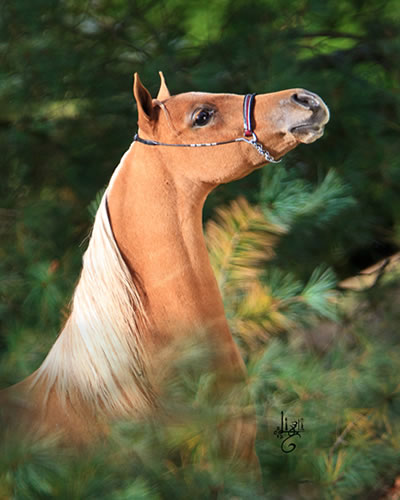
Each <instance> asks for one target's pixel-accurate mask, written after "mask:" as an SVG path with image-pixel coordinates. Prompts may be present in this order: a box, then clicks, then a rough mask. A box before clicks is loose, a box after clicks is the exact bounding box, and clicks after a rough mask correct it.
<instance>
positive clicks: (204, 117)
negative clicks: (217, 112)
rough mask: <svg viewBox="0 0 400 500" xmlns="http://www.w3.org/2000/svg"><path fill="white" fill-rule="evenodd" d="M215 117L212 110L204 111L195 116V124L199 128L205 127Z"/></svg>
mask: <svg viewBox="0 0 400 500" xmlns="http://www.w3.org/2000/svg"><path fill="white" fill-rule="evenodd" d="M212 115H213V111H212V110H211V109H202V110H201V111H199V112H198V113H197V115H196V116H195V119H194V122H193V124H194V125H196V126H197V127H203V126H204V125H206V124H207V123H208V122H209V121H210V119H211V117H212Z"/></svg>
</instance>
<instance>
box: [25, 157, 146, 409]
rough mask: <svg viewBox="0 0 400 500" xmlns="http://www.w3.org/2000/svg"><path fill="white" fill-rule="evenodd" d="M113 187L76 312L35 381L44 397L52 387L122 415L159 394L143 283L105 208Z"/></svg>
mask: <svg viewBox="0 0 400 500" xmlns="http://www.w3.org/2000/svg"><path fill="white" fill-rule="evenodd" d="M123 159H124V158H122V160H121V163H120V166H121V165H122V163H123ZM118 170H119V167H118V168H117V169H116V171H115V173H114V175H113V178H112V180H113V179H114V178H115V176H116V174H117V171H118ZM112 180H111V182H110V185H109V187H110V186H111V183H112ZM108 190H109V188H108V189H107V190H106V192H105V193H104V195H103V197H102V200H101V203H100V206H99V208H98V210H97V213H96V217H95V221H94V225H93V229H92V234H91V238H90V241H89V245H88V248H87V250H86V252H85V254H84V256H83V268H82V272H81V275H80V279H79V282H78V284H77V286H76V289H75V292H74V295H73V299H72V308H71V314H70V316H69V317H68V319H67V321H66V323H65V325H64V328H63V329H62V331H61V332H60V334H59V336H58V338H57V340H56V342H55V344H54V345H53V347H52V348H51V350H50V352H49V354H48V355H47V357H46V359H45V360H44V362H43V363H42V365H41V366H40V367H39V369H38V370H37V371H36V373H35V375H34V377H33V380H32V387H33V386H35V385H36V384H38V383H39V382H40V387H41V388H42V390H43V389H44V391H45V397H44V402H46V401H47V399H48V396H49V393H50V391H53V390H55V392H56V394H57V396H58V397H59V398H60V399H61V401H62V402H63V403H65V402H66V400H67V399H69V400H70V401H71V402H73V401H74V399H75V400H76V398H79V401H80V402H84V403H86V404H88V405H89V406H91V407H92V408H93V410H94V411H99V410H100V411H104V412H106V413H107V414H111V415H115V416H120V415H127V414H132V411H133V412H134V413H135V414H140V413H142V412H144V411H145V410H146V409H148V408H149V407H151V406H152V405H153V402H154V395H153V391H152V388H151V386H150V382H149V378H148V374H147V373H146V372H147V370H148V366H149V359H148V358H149V355H148V353H147V352H146V349H145V345H146V341H145V335H146V331H148V327H149V321H148V318H147V316H146V312H145V309H144V307H143V302H142V299H141V296H140V292H139V290H140V286H139V285H138V283H135V281H137V280H136V279H135V278H134V276H135V275H134V273H131V272H130V270H129V269H128V266H127V265H126V263H125V261H124V258H123V256H122V254H121V252H120V250H119V248H118V245H117V242H116V240H115V238H114V234H113V231H112V227H111V223H110V218H109V213H108V208H107V192H108Z"/></svg>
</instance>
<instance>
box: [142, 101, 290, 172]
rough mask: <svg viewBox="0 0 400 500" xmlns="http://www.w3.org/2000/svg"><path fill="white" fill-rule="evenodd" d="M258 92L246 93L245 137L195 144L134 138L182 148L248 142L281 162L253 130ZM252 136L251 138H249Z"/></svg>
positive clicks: (262, 152)
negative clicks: (259, 140)
mask: <svg viewBox="0 0 400 500" xmlns="http://www.w3.org/2000/svg"><path fill="white" fill-rule="evenodd" d="M255 96H256V94H246V95H245V97H244V101H243V124H244V132H243V135H244V137H238V138H237V139H232V140H230V141H222V142H203V143H197V144H196V143H195V144H169V143H165V142H157V141H152V140H149V139H142V138H141V137H139V134H136V135H135V137H134V138H133V140H134V141H136V142H140V143H141V144H146V145H147V146H170V147H181V148H202V147H209V146H222V145H224V144H232V143H233V142H247V144H250V145H251V146H253V147H254V148H256V150H257V152H258V153H259V154H260V155H261V156H263V157H264V158H265V160H266V161H268V162H269V163H280V161H281V160H275V158H274V157H273V156H272V155H271V154H270V153H269V152H268V151H267V150H266V149H265V148H264V146H263V145H262V144H261V143H260V142H258V139H257V136H256V134H255V132H254V130H253V124H252V120H251V115H252V111H253V107H254V98H255ZM247 137H251V139H247Z"/></svg>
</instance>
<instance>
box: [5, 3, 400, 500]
mask: <svg viewBox="0 0 400 500" xmlns="http://www.w3.org/2000/svg"><path fill="white" fill-rule="evenodd" d="M399 54H400V4H399V2H397V1H396V0H386V1H383V0H378V1H376V0H374V1H373V0H325V1H324V2H321V1H320V0H296V1H295V0H286V1H285V2H279V1H278V0H255V1H251V2H249V1H246V2H245V1H242V0H216V1H214V2H212V3H210V2H207V3H206V2H198V1H193V0H166V1H163V2H162V1H158V0H156V1H154V0H153V1H147V0H142V1H128V0H64V1H61V0H58V1H54V0H35V1H34V2H32V1H28V0H13V1H12V2H2V3H1V4H0V148H1V158H0V169H1V183H0V190H1V191H0V192H1V195H0V238H1V247H0V295H1V303H0V362H1V365H0V383H1V386H7V385H9V384H11V383H15V382H17V381H19V380H21V379H22V378H23V377H24V376H26V375H28V374H29V373H31V372H32V371H33V370H34V369H36V368H37V367H38V366H39V364H40V363H41V361H42V360H43V358H44V356H45V354H46V353H47V351H48V349H49V347H50V346H51V344H52V343H53V342H54V339H55V338H56V335H57V332H58V331H59V328H60V325H61V324H62V323H63V321H64V320H65V317H66V314H67V313H68V303H69V300H70V298H71V294H72V291H73V288H74V285H75V283H76V280H77V278H78V275H79V272H80V268H81V258H82V254H83V252H84V250H85V248H86V244H87V243H86V238H87V235H88V234H89V231H90V227H91V224H92V221H93V215H94V213H95V211H96V207H97V204H98V199H99V193H101V192H102V190H103V189H104V187H105V185H106V184H107V182H108V180H109V178H110V176H111V174H112V172H113V170H114V168H115V167H116V165H117V164H118V162H119V159H120V158H121V156H122V154H123V153H124V152H125V151H126V149H127V148H128V147H129V145H130V143H131V141H132V138H133V135H134V133H135V131H136V120H137V115H136V108H135V105H134V100H133V96H132V79H133V78H132V75H133V73H134V72H135V71H138V72H139V74H140V77H141V79H142V81H143V82H144V84H145V85H146V86H147V88H148V89H149V90H150V92H151V93H152V95H153V96H155V95H156V93H157V91H158V88H159V77H158V71H159V70H162V71H163V72H164V75H165V77H166V80H167V84H168V86H169V89H170V91H171V93H172V94H176V93H180V92H185V91H191V90H199V91H208V92H227V93H228V92H233V93H239V94H245V93H248V92H257V93H266V92H272V91H277V90H283V89H286V88H292V87H304V88H307V89H309V90H311V91H314V92H316V93H318V94H319V95H320V96H321V97H322V98H323V99H324V100H325V102H326V103H327V104H328V106H329V108H330V110H331V121H330V123H329V124H328V126H327V128H326V133H325V135H324V137H323V139H321V140H319V141H317V142H316V143H314V144H312V145H307V146H305V145H301V146H299V147H298V148H297V149H296V150H295V151H293V152H291V153H289V154H288V155H287V157H286V158H285V159H284V160H283V162H282V164H281V165H279V166H272V165H270V166H267V167H265V168H264V169H262V170H258V171H257V172H254V173H253V174H251V175H250V176H248V177H246V178H245V179H242V180H240V181H237V182H234V183H231V184H229V185H225V186H221V187H219V188H218V189H217V190H216V191H215V192H214V193H212V195H211V196H210V198H209V199H208V201H207V204H206V207H205V213H204V222H205V227H206V234H207V238H208V242H209V248H210V254H211V257H212V261H213V265H214V266H215V269H216V273H217V278H218V280H219V283H220V285H221V289H222V293H223V295H224V300H225V305H226V310H227V315H228V319H229V321H230V324H231V328H232V331H233V333H234V334H235V336H236V339H237V341H238V343H239V345H240V346H241V348H242V352H243V355H244V357H245V359H246V361H247V363H248V367H249V370H250V372H251V373H252V374H253V375H254V380H256V382H255V385H254V394H255V398H256V400H257V407H258V412H259V417H260V433H259V444H258V448H259V455H260V458H261V462H262V466H263V474H264V488H265V490H266V492H267V493H266V495H267V498H278V499H280V498H325V497H326V498H364V499H365V498H380V497H383V495H385V494H389V493H388V492H389V491H391V490H390V488H391V487H393V484H394V482H395V478H396V475H398V474H400V455H399V453H400V425H399V421H398V420H399V411H400V400H399V391H400V385H399V384H400V380H399V376H398V374H399V373H400V356H398V354H400V344H399V326H400V316H399V312H398V304H399V303H400V287H399V281H398V277H399V269H398V266H396V258H394V259H392V261H391V263H389V261H388V260H385V259H387V258H388V257H390V256H393V255H396V253H397V252H398V251H399V247H400V196H399V192H400V141H399V132H400V120H399V110H400V89H399V79H400V57H399ZM233 235H235V236H236V239H235V242H236V243H235V245H233V244H232V241H233V239H232V236H233ZM260 245H261V248H264V249H265V257H264V258H263V259H261V261H257V262H256V261H255V259H254V255H259V252H258V250H259V249H260ZM222 256H224V258H222ZM227 256H228V258H227ZM382 259H383V260H382ZM378 261H382V267H379V269H380V271H379V270H378V272H377V274H374V275H372V277H370V278H371V279H370V280H369V281H368V280H367V281H368V282H367V283H365V282H364V281H362V279H361V281H360V280H358V281H356V282H354V281H353V282H351V283H352V284H351V288H352V289H356V291H347V292H346V293H344V292H343V291H342V289H343V288H344V287H343V286H340V285H338V283H343V280H345V279H348V278H349V277H353V276H358V275H359V273H360V271H361V270H363V269H365V268H368V267H369V266H371V265H373V264H375V263H376V262H378ZM221 266H225V267H224V268H223V269H222V268H221ZM255 266H257V268H258V272H257V273H253V274H252V278H251V279H250V278H249V272H247V271H248V270H249V269H254V267H255ZM221 269H222V271H221ZM246 270H247V271H246ZM250 274H251V273H250ZM364 277H365V276H364ZM357 279H358V278H357ZM252 370H253V371H252ZM350 381H351V383H350ZM281 410H285V411H289V412H290V411H292V413H293V416H295V415H296V416H298V417H299V416H303V417H304V418H305V420H306V423H307V422H309V423H310V425H311V424H312V425H313V428H314V429H318V431H315V432H314V433H312V432H310V433H309V434H308V435H309V436H310V437H309V438H307V439H304V438H303V440H302V442H301V443H299V445H298V449H297V450H296V451H295V452H294V453H292V454H291V455H290V456H286V455H284V454H283V453H282V452H281V451H280V448H279V443H278V444H277V443H276V442H275V441H276V437H275V436H273V430H274V425H275V421H276V419H279V415H280V411H281ZM307 419H308V420H307ZM355 422H358V424H356V423H355ZM278 423H279V422H278ZM311 435H312V437H311ZM149 446H150V445H149ZM300 446H303V448H302V450H301V449H300ZM4 449H5V448H4ZM10 449H14V448H13V447H11V448H7V450H8V452H7V453H9V450H10ZM24 450H25V448H24ZM29 450H30V451H29V453H30V454H29V453H28V454H27V452H26V450H25V451H21V453H20V455H18V460H17V463H18V464H20V465H21V467H22V469H21V468H20V469H18V467H15V468H14V469H13V470H15V471H17V472H15V474H14V475H13V476H10V475H9V474H8V473H6V471H7V470H8V467H9V466H10V462H9V459H8V458H7V457H9V455H8V454H4V457H3V461H2V462H0V478H1V477H3V479H4V478H5V477H7V478H8V479H7V481H5V479H4V481H3V483H2V484H3V490H0V497H1V498H3V496H4V498H36V497H37V498H45V497H46V495H47V496H48V497H49V498H54V497H62V495H63V494H65V495H67V496H68V494H70V492H64V493H62V488H61V487H60V481H61V480H60V477H61V476H63V474H64V476H63V477H65V474H66V475H67V477H68V481H72V482H73V481H74V480H76V481H78V479H76V477H75V475H74V474H73V473H72V472H71V471H70V469H68V468H67V467H66V466H65V468H64V469H62V470H61V469H60V470H58V469H57V471H54V470H52V472H51V474H50V476H49V477H47V476H46V474H47V472H43V470H44V471H47V470H48V469H46V467H44V469H43V470H42V469H40V467H43V463H47V462H46V460H44V459H43V448H40V449H39V451H38V450H37V449H36V448H35V449H34V450H33V451H32V449H31V448H30V449H29ZM35 453H36V454H35ZM49 453H50V452H49ZM115 453H117V452H115ZM37 454H39V455H37ZM37 456H40V457H42V459H41V460H39V459H37ZM46 456H47V455H46ZM49 456H50V457H51V454H50V455H49ZM32 457H34V459H33V458H32ZM103 458H104V457H103ZM158 458H159V464H163V465H160V467H161V469H160V470H162V473H161V472H160V474H161V475H163V474H164V475H165V474H167V473H171V471H170V470H169V469H168V467H167V466H165V463H164V461H163V459H162V457H161V458H160V457H158ZM158 458H157V459H158ZM36 459H37V460H36ZM13 460H15V457H14V458H13ZM154 460H155V459H154ZM51 461H52V460H51V459H50V458H49V459H48V462H49V463H50V462H51ZM13 463H15V462H13ZM38 463H39V465H38ZM116 463H119V462H118V461H116ZM112 466H113V464H111V463H108V462H107V460H106V459H104V463H102V467H104V468H105V470H106V471H108V472H107V474H108V475H107V474H103V476H104V477H112V478H113V480H112V481H110V482H109V483H107V484H106V485H105V484H103V483H102V484H101V485H99V484H96V485H95V486H96V487H95V489H94V490H93V491H94V492H96V491H97V493H93V492H92V490H90V487H92V486H90V485H93V484H94V483H95V482H94V483H93V481H94V480H93V481H92V482H91V483H90V481H86V482H85V479H84V478H83V477H82V476H79V477H80V479H79V481H81V483H79V485H80V486H79V487H78V486H77V490H76V491H80V492H82V491H83V493H77V496H75V497H74V498H90V497H91V495H92V496H93V495H95V496H94V497H96V495H100V496H97V497H96V498H100V497H104V498H106V497H107V498H108V497H109V498H164V497H165V498H171V494H172V493H171V492H170V493H168V491H169V490H168V487H167V486H166V485H165V484H166V483H167V482H168V481H164V483H162V482H161V483H160V482H159V477H160V476H159V475H158V476H157V475H154V474H153V475H151V474H150V473H149V470H148V469H146V468H143V467H142V469H140V470H141V471H142V472H141V474H142V475H141V476H137V477H136V479H135V482H134V485H136V486H135V487H133V486H132V484H131V483H130V482H129V481H128V478H131V475H132V474H133V473H132V471H131V470H129V471H128V472H126V476H124V477H123V478H121V477H120V479H119V482H118V480H117V479H115V474H114V473H115V470H111V469H112ZM2 467H3V468H2ZM35 467H36V469H35ZM37 467H39V470H40V471H41V472H40V474H39V473H38V474H36V472H37ZM60 467H61V466H60ZM110 467H111V469H110ZM163 467H166V469H163ZM32 468H33V469H32ZM27 470H28V471H30V472H26V471H27ZM32 470H34V471H36V472H35V473H33V472H32ZM90 470H92V469H90ZM101 470H103V469H101ZM21 471H22V472H21ZM66 471H67V472H66ZM2 473H3V474H5V475H3V476H1V474H2ZM7 474H8V475H7ZM24 474H25V475H24ZM35 474H36V475H38V476H39V477H42V478H43V477H44V478H47V479H46V484H45V486H43V484H44V483H43V481H42V482H41V480H32V477H34V476H35ZM52 474H53V475H52ZM68 474H69V475H68ZM113 474H114V475H113ZM146 474H147V475H146ZM53 476H54V477H53ZM89 476H90V474H89ZM104 477H103V479H104ZM163 477H164V476H163ZM168 477H170V476H168ZM185 477H186V479H185V481H186V483H185V484H186V486H185V487H184V488H183V489H182V490H179V487H182V483H179V481H180V480H181V479H182V478H180V479H179V480H178V479H176V476H174V478H175V479H174V481H176V484H175V483H173V484H174V486H173V488H175V487H176V488H177V489H176V490H174V489H173V490H171V491H173V492H175V493H173V494H174V495H175V496H176V497H177V498H180V497H182V498H185V495H187V494H188V492H189V491H190V492H191V493H190V494H191V496H193V498H205V497H206V496H204V495H206V494H205V493H204V491H203V490H201V489H198V488H199V486H198V484H199V483H198V481H199V478H198V477H197V476H196V475H195V474H194V473H193V477H192V476H190V478H189V479H188V477H189V476H185ZM21 478H22V479H21ZM157 478H158V479H157ZM21 481H22V482H21ZM35 481H36V482H35ZM99 481H100V479H99ZM124 481H125V482H124ZM201 481H203V482H204V481H205V480H204V478H203V479H201ZM89 483H90V484H89ZM206 483H207V481H205V482H204V484H206ZM21 484H23V485H24V486H23V487H22V489H21ZM126 485H128V486H129V487H128V486H126ZM179 485H180V486H179ZM235 487H236V486H235ZM57 488H58V489H57ZM79 488H80V489H79ZM85 488H89V489H87V490H85ZM96 488H97V489H96ZM129 488H131V489H129ZM132 488H133V489H132ZM135 488H136V489H135ZM157 488H158V489H157ZM171 488H172V486H171ZM238 488H239V486H238ZM178 490H179V491H180V493H178ZM1 491H3V493H2V494H3V496H1V495H2V494H1ZM74 491H75V490H74ZM99 491H100V492H101V493H98V492H99ZM201 491H203V493H201ZM240 491H241V493H238V492H239V490H235V491H234V492H233V493H235V494H236V495H239V497H240V498H242V497H243V498H244V497H245V496H246V495H247V494H248V495H250V496H251V495H253V496H252V498H254V494H255V493H254V492H253V493H249V492H247V493H246V490H245V489H244V490H243V491H242V490H240ZM21 492H22V493H21ZM57 492H58V493H57ZM199 492H200V493H199ZM24 495H25V496H24ZM107 495H108V496H107ZM118 495H120V496H118ZM124 495H125V496H124ZM140 495H141V496H140ZM146 495H147V496H146ZM152 495H153V496H152ZM157 495H158V496H157ZM168 495H169V496H168ZM196 495H197V496H196ZM198 495H200V496H198ZM268 495H270V496H268ZM368 495H369V496H368ZM46 498H47V497H46ZM69 498H72V497H69ZM396 498H398V497H396Z"/></svg>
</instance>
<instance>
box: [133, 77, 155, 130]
mask: <svg viewBox="0 0 400 500" xmlns="http://www.w3.org/2000/svg"><path fill="white" fill-rule="evenodd" d="M133 95H134V96H135V99H136V104H137V107H138V114H139V122H140V121H141V119H142V117H144V118H145V119H146V120H151V118H152V116H153V100H152V98H151V95H150V93H149V91H148V90H147V89H146V87H145V86H144V85H143V84H142V82H141V81H140V78H139V75H138V74H137V73H135V78H134V82H133Z"/></svg>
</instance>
